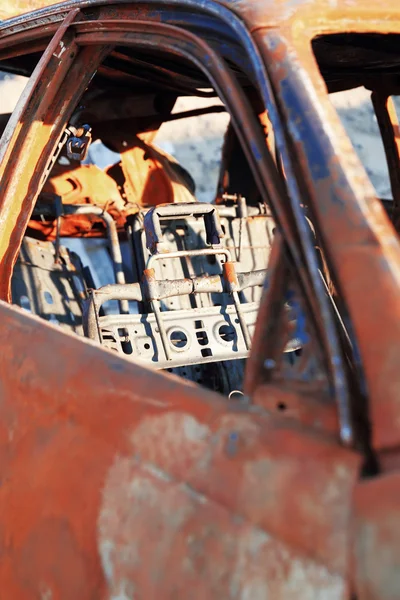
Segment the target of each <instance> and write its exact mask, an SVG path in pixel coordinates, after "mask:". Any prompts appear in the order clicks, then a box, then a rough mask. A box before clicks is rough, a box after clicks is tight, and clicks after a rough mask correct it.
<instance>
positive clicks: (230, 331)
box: [218, 325, 236, 342]
mask: <svg viewBox="0 0 400 600" xmlns="http://www.w3.org/2000/svg"><path fill="white" fill-rule="evenodd" d="M218 334H219V336H220V338H221V340H223V341H224V342H233V340H234V339H235V337H236V331H235V328H234V327H233V326H232V325H221V327H220V328H219V329H218Z"/></svg>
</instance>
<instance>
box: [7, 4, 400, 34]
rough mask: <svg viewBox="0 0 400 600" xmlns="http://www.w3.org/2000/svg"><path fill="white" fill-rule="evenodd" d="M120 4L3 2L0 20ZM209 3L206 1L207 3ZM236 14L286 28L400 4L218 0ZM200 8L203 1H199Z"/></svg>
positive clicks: (395, 11)
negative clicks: (291, 25)
mask: <svg viewBox="0 0 400 600" xmlns="http://www.w3.org/2000/svg"><path fill="white" fill-rule="evenodd" d="M113 3H115V4H120V3H126V0H69V1H67V2H61V3H58V2H54V0H2V1H1V6H0V19H1V20H3V21H7V20H10V19H14V18H18V17H20V16H21V15H26V16H29V17H30V16H32V17H33V16H34V15H35V13H36V14H37V11H43V13H42V14H49V13H51V12H54V11H56V12H58V11H61V12H62V11H65V10H66V9H68V8H72V7H73V8H76V7H79V6H81V7H82V8H84V7H90V6H95V5H101V4H113ZM173 4H174V2H171V6H172V5H173ZM204 4H206V2H204ZM216 4H220V5H222V6H224V7H226V8H228V9H230V10H232V12H234V13H236V14H238V15H239V16H241V17H242V19H243V20H244V21H245V22H246V23H247V24H248V25H249V26H250V28H251V27H264V26H265V27H271V26H278V27H281V26H285V24H288V23H290V22H291V21H292V20H298V19H299V20H300V19H312V20H315V19H322V20H323V19H326V20H337V19H351V20H353V19H354V18H355V16H357V18H359V19H366V20H367V19H368V20H371V19H374V18H376V19H379V18H382V16H383V18H385V19H386V20H389V18H393V16H396V15H398V16H399V18H400V2H399V1H398V0H385V1H384V2H380V3H379V2H372V1H371V0H216ZM199 5H200V2H199Z"/></svg>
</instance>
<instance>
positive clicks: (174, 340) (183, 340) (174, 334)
mask: <svg viewBox="0 0 400 600" xmlns="http://www.w3.org/2000/svg"><path fill="white" fill-rule="evenodd" d="M169 339H170V342H171V344H172V345H173V346H174V348H179V349H182V348H185V347H186V346H187V343H188V338H187V335H186V333H185V332H184V331H181V330H179V329H174V330H173V331H171V333H170V334H169Z"/></svg>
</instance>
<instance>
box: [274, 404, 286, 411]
mask: <svg viewBox="0 0 400 600" xmlns="http://www.w3.org/2000/svg"><path fill="white" fill-rule="evenodd" d="M276 408H277V409H278V410H280V411H281V412H283V411H284V410H286V409H287V406H286V404H285V403H284V402H278V404H277V405H276Z"/></svg>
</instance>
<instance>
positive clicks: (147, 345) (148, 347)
mask: <svg viewBox="0 0 400 600" xmlns="http://www.w3.org/2000/svg"><path fill="white" fill-rule="evenodd" d="M144 347H145V350H150V344H147V342H146V344H145V345H144Z"/></svg>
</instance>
